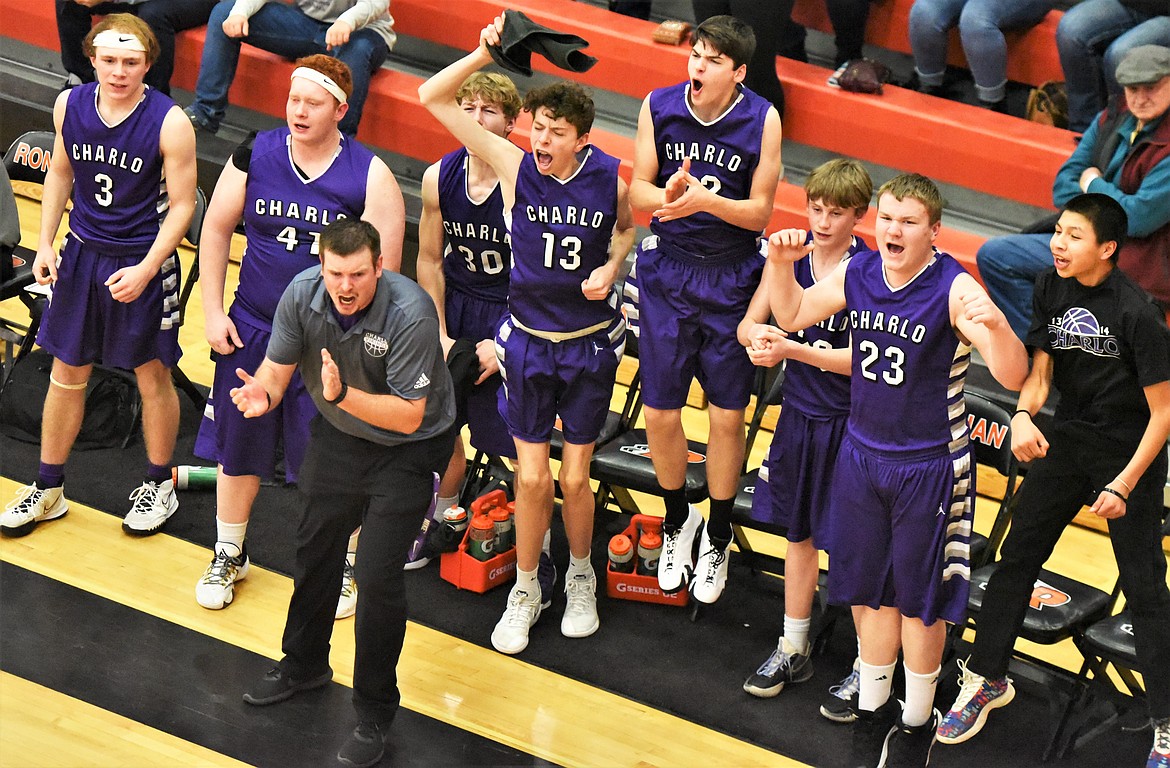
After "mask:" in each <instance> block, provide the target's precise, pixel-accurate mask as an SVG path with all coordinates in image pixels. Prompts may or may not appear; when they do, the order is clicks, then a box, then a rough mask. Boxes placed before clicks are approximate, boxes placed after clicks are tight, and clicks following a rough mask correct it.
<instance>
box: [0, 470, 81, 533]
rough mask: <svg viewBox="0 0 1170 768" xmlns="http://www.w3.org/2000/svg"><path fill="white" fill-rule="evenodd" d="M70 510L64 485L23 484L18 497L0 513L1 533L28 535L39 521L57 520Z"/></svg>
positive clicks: (17, 493) (18, 490) (18, 491)
mask: <svg viewBox="0 0 1170 768" xmlns="http://www.w3.org/2000/svg"><path fill="white" fill-rule="evenodd" d="M68 511H69V503H68V502H67V501H65V489H64V486H60V485H58V486H57V487H55V488H38V487H37V484H36V483H31V484H30V485H24V486H21V487H20V488H18V489H17V490H16V498H15V499H13V500H12V501H10V502H9V503H8V506H6V507H4V512H3V514H0V533H2V534H4V535H5V536H9V537H12V538H15V537H17V536H27V535H28V534H30V533H32V529H33V528H36V527H37V523H40V522H44V521H45V520H56V519H57V518H58V517H61V516H62V515H64V514H65V513H66V512H68Z"/></svg>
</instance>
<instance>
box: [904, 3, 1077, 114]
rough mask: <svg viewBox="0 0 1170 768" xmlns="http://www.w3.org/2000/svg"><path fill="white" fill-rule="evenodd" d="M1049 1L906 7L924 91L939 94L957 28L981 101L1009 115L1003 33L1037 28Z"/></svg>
mask: <svg viewBox="0 0 1170 768" xmlns="http://www.w3.org/2000/svg"><path fill="white" fill-rule="evenodd" d="M1053 5H1054V3H1053V2H1052V0H915V2H914V5H913V7H911V8H910V48H911V50H912V52H913V54H914V72H915V74H917V75H918V83H919V89H920V90H921V91H923V92H924V93H935V94H936V95H937V94H938V93H939V92H940V91H941V90H942V87H943V80H944V79H945V77H946V74H947V42H948V36H949V33H950V31H951V29H953V28H954V27H955V25H956V24H957V25H958V27H959V36H960V38H961V39H962V42H963V53H964V54H965V55H966V57H967V66H968V67H970V68H971V75H972V76H973V77H974V78H975V93H976V95H977V96H978V97H979V103H980V104H982V105H983V106H985V107H988V108H989V109H994V110H995V111H997V112H1006V111H1007V90H1006V86H1007V43H1006V41H1005V40H1004V36H1003V30H1005V29H1027V28H1028V27H1032V26H1035V25H1036V24H1037V23H1039V22H1040V20H1041V19H1043V18H1044V16H1045V15H1046V14H1047V13H1048V12H1049V11H1050V10H1052V6H1053Z"/></svg>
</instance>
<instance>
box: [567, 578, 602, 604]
mask: <svg viewBox="0 0 1170 768" xmlns="http://www.w3.org/2000/svg"><path fill="white" fill-rule="evenodd" d="M589 582H590V580H589V579H578V578H576V577H574V578H572V579H569V580H567V581H566V582H565V598H566V605H565V611H566V612H568V611H583V610H588V609H589V608H590V607H591V606H592V604H593V601H594V599H595V597H596V593H595V591H594V590H595V586H594V585H593V584H590V583H589Z"/></svg>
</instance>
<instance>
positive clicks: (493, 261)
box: [439, 147, 512, 338]
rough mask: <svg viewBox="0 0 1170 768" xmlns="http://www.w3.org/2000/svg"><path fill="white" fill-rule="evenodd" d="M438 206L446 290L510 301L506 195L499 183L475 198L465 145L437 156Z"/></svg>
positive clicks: (510, 259) (510, 251) (509, 252)
mask: <svg viewBox="0 0 1170 768" xmlns="http://www.w3.org/2000/svg"><path fill="white" fill-rule="evenodd" d="M439 210H440V212H441V213H442V216H443V234H444V239H445V240H446V241H447V247H446V249H445V250H444V252H443V277H444V278H445V279H446V281H447V289H448V290H452V289H453V290H456V291H462V292H463V293H469V294H471V295H472V296H475V297H476V298H479V299H484V300H485V301H497V302H504V301H507V299H508V275H509V272H510V271H511V269H512V239H511V237H510V236H509V235H508V231H507V229H506V228H505V226H504V195H503V193H501V192H500V186H499V184H496V187H495V188H494V189H493V190H492V191H491V194H489V195H488V196H487V197H486V198H485V199H484V200H481V201H480V202H478V203H477V202H475V201H473V200H472V199H471V196H470V195H469V194H468V191H467V150H466V149H464V148H462V147H461V148H459V149H458V150H456V151H454V152H452V153H450V154H448V155H444V156H443V159H442V160H440V161H439ZM484 338H488V337H484Z"/></svg>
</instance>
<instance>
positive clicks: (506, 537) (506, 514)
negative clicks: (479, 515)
mask: <svg viewBox="0 0 1170 768" xmlns="http://www.w3.org/2000/svg"><path fill="white" fill-rule="evenodd" d="M488 517H490V518H491V521H492V526H493V527H494V528H495V539H496V541H495V554H497V555H498V554H500V553H501V552H507V551H508V550H509V549H511V548H512V546H513V545H514V544H515V543H516V537H515V536H514V535H513V534H514V533H515V532H514V531H513V529H512V512H511V510H509V509H508V508H507V507H495V508H493V509H492V511H491V512H489V513H488Z"/></svg>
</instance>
